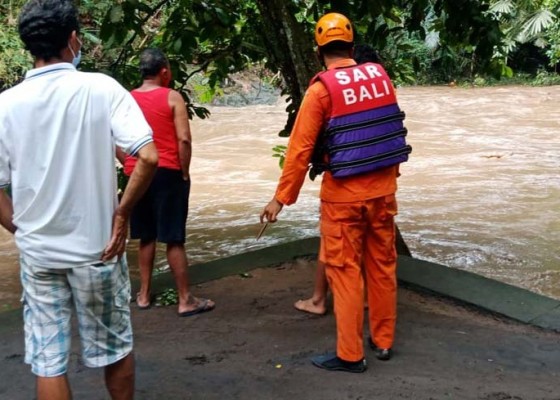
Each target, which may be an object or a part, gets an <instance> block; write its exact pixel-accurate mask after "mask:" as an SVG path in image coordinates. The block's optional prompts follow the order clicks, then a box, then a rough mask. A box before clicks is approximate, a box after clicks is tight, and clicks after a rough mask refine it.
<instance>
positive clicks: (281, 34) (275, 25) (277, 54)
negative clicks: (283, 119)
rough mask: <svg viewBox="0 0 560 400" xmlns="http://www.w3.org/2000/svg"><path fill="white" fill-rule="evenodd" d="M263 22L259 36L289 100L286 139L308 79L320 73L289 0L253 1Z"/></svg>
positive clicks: (319, 67)
mask: <svg viewBox="0 0 560 400" xmlns="http://www.w3.org/2000/svg"><path fill="white" fill-rule="evenodd" d="M256 3H257V6H258V8H259V12H260V14H261V18H262V21H263V30H262V36H263V40H264V43H265V44H266V45H267V50H268V53H269V56H270V58H271V61H272V63H273V64H274V65H275V66H277V67H278V68H279V69H280V72H281V73H282V76H283V78H284V81H285V83H286V86H287V88H286V91H287V92H288V93H289V95H290V97H291V104H290V106H289V107H288V112H289V117H288V122H287V123H286V127H285V128H284V130H283V131H282V132H281V133H280V135H281V136H289V134H290V131H291V128H292V126H293V123H294V121H295V117H296V114H297V110H298V109H299V106H300V104H301V101H302V99H303V95H304V94H305V90H306V89H307V86H308V85H309V80H310V79H311V78H312V77H313V76H314V75H315V74H316V73H317V72H319V71H320V70H321V65H320V64H319V60H318V59H317V57H316V56H315V53H314V51H313V38H312V37H311V36H310V35H308V34H307V32H306V31H305V29H304V27H303V25H302V24H301V23H300V22H298V21H297V19H296V17H295V12H296V10H295V8H294V5H293V4H292V2H291V1H286V0H256Z"/></svg>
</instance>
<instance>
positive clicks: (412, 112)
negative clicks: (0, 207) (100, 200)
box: [0, 86, 560, 310]
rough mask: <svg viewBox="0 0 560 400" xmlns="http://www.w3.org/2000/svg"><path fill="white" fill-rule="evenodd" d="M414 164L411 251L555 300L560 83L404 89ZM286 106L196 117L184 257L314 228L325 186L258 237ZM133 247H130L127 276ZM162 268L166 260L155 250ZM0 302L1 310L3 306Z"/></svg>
mask: <svg viewBox="0 0 560 400" xmlns="http://www.w3.org/2000/svg"><path fill="white" fill-rule="evenodd" d="M399 98H400V103H401V106H402V108H403V109H404V110H405V111H406V114H407V119H406V125H407V127H408V130H409V136H408V140H409V142H410V144H411V145H412V146H413V152H412V154H411V157H410V161H409V162H408V163H406V164H403V166H402V167H401V172H402V176H401V177H400V178H399V192H398V198H399V207H400V214H399V216H398V217H397V218H398V219H397V222H398V224H399V227H400V228H401V231H402V233H403V236H404V238H405V240H406V241H407V243H408V245H409V247H410V248H411V250H412V252H413V254H414V255H415V256H416V257H418V258H422V259H426V260H431V261H436V262H439V263H442V264H445V265H448V266H450V267H453V268H460V269H465V270H469V271H472V272H475V273H478V274H482V275H485V276H487V277H490V278H494V279H498V280H501V281H504V282H507V283H511V284H514V285H517V286H521V287H524V288H527V289H530V290H533V291H535V292H538V293H542V294H545V295H548V296H552V297H555V298H560V256H559V255H558V252H557V248H558V246H559V245H560V175H559V169H560V140H559V138H558V135H559V134H560V86H552V87H542V88H531V87H500V88H478V89H462V88H451V87H411V88H402V89H399ZM284 108H285V103H284V102H283V101H279V103H278V104H277V105H274V106H249V107H242V108H229V107H215V108H211V111H212V117H211V118H210V119H208V120H195V121H193V122H192V131H193V138H194V158H193V165H192V173H191V176H192V181H193V182H192V192H191V198H190V211H189V220H188V225H187V231H188V238H187V248H188V254H189V258H190V260H191V263H198V262H203V261H209V260H212V259H216V258H219V257H223V256H227V255H232V254H237V253H242V252H245V251H249V250H254V249H257V248H262V247H265V246H268V245H272V244H277V243H282V242H288V241H292V240H296V239H299V238H304V237H309V236H314V235H318V231H317V221H318V204H319V200H318V198H317V195H318V192H319V186H320V182H319V181H315V182H311V181H309V180H307V181H306V183H305V185H304V187H303V189H302V191H301V194H300V197H299V200H298V202H297V203H296V204H295V205H293V206H290V207H286V208H284V210H283V212H282V214H281V215H280V220H279V222H278V223H276V224H275V225H273V226H270V227H269V228H268V230H267V231H266V233H265V234H264V236H263V237H262V238H261V240H259V241H258V242H257V241H256V240H255V235H256V233H257V232H258V229H259V224H258V214H259V212H260V211H261V209H262V207H263V206H264V205H265V204H266V203H267V202H268V201H269V200H270V198H271V197H272V195H273V193H274V190H275V187H276V181H277V179H278V177H279V174H280V170H279V168H278V164H277V159H276V158H272V157H271V154H272V151H271V148H272V147H273V146H275V145H277V144H285V143H286V142H287V139H284V138H279V137H278V136H277V134H276V133H277V132H278V131H279V130H280V129H281V128H282V127H283V124H284V122H285V119H286V114H285V112H284ZM136 246H137V244H136V243H134V242H131V244H130V245H129V251H128V253H129V259H130V265H131V271H132V274H135V273H136V254H135V252H136ZM157 264H158V266H160V267H165V264H166V263H165V256H164V254H163V252H162V251H158V260H157ZM0 272H1V273H2V279H1V280H0V307H4V308H8V307H13V306H16V305H17V302H18V297H19V291H20V289H19V282H18V264H17V251H16V249H15V247H14V244H13V241H12V239H11V237H10V235H8V234H7V233H6V232H5V231H1V232H0ZM0 310H1V309H0Z"/></svg>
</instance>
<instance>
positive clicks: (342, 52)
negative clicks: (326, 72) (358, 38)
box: [319, 40, 354, 57]
mask: <svg viewBox="0 0 560 400" xmlns="http://www.w3.org/2000/svg"><path fill="white" fill-rule="evenodd" d="M352 47H354V42H343V41H342V40H335V41H332V42H329V43H327V44H326V45H324V46H320V47H319V51H320V52H321V54H323V55H327V56H339V57H348V52H349V51H350V50H352Z"/></svg>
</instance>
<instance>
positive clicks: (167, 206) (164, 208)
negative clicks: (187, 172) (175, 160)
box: [130, 168, 191, 244]
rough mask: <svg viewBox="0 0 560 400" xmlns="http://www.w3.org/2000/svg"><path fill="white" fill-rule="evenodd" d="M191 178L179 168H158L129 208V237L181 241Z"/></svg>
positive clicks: (149, 240)
mask: <svg viewBox="0 0 560 400" xmlns="http://www.w3.org/2000/svg"><path fill="white" fill-rule="evenodd" d="M190 189H191V182H190V181H184V180H183V174H182V172H181V171H179V170H173V169H167V168H158V169H157V171H156V174H155V176H154V179H153V180H152V183H151V184H150V187H149V188H148V190H147V191H146V194H145V195H144V197H142V198H141V199H140V201H139V202H138V204H136V206H135V207H134V210H132V215H131V216H130V237H131V238H132V239H140V240H141V241H143V242H151V241H154V240H157V241H158V242H162V243H171V244H173V243H185V234H186V223H187V215H188V212H189V193H190Z"/></svg>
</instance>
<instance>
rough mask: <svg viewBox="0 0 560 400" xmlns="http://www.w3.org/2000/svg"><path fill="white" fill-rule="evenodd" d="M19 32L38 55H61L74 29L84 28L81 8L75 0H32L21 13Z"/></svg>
mask: <svg viewBox="0 0 560 400" xmlns="http://www.w3.org/2000/svg"><path fill="white" fill-rule="evenodd" d="M18 30H19V36H20V38H21V40H22V41H23V43H24V44H25V48H26V49H27V50H29V52H30V53H31V55H32V56H33V57H35V58H38V59H43V60H45V61H49V60H51V59H52V58H58V57H60V53H61V52H62V50H63V49H64V48H65V47H66V46H68V39H69V38H70V35H71V34H72V32H73V31H76V32H79V31H80V23H79V20H78V9H77V8H76V6H75V5H74V3H73V2H72V1H71V0H29V1H28V2H27V3H25V5H24V6H23V8H22V9H21V12H20V14H19V23H18Z"/></svg>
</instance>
